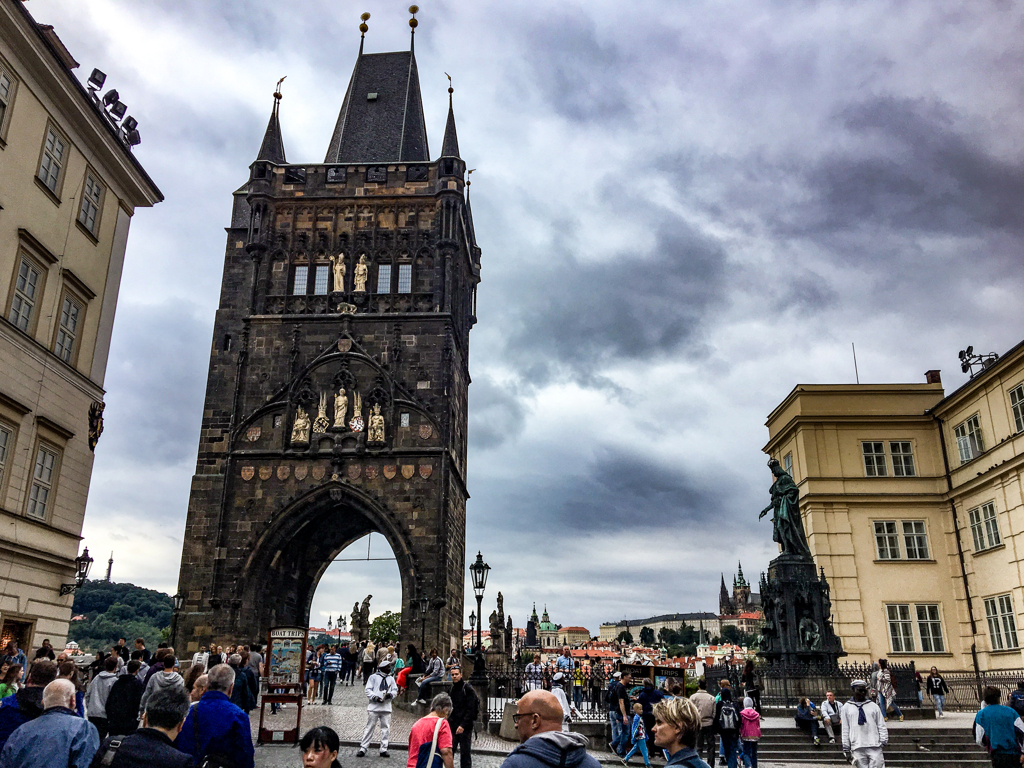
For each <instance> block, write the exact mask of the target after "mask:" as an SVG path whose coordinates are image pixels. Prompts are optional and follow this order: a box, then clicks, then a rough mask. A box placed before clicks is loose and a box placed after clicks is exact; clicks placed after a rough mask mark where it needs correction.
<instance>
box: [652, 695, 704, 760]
mask: <svg viewBox="0 0 1024 768" xmlns="http://www.w3.org/2000/svg"><path fill="white" fill-rule="evenodd" d="M652 730H653V732H654V743H655V744H656V745H657V746H659V747H661V748H662V749H664V750H666V751H667V752H668V754H669V758H668V763H667V765H670V766H671V765H679V766H686V768H703V767H704V766H707V763H705V762H704V761H703V760H701V759H700V755H698V754H697V750H696V749H695V747H696V746H697V734H698V733H699V732H700V712H699V711H698V710H697V707H696V706H695V705H694V703H693V702H692V701H690V700H689V699H687V698H686V697H684V696H677V697H676V698H674V699H665V700H663V701H659V702H658V703H657V704H655V705H654V728H653V729H652Z"/></svg>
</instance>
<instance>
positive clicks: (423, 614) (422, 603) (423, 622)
mask: <svg viewBox="0 0 1024 768" xmlns="http://www.w3.org/2000/svg"><path fill="white" fill-rule="evenodd" d="M416 602H417V603H418V604H419V609H420V655H425V654H426V652H427V651H426V649H425V648H424V647H423V646H424V645H426V642H427V610H429V608H430V600H428V599H427V598H425V597H421V598H420V599H419V600H417V601H416Z"/></svg>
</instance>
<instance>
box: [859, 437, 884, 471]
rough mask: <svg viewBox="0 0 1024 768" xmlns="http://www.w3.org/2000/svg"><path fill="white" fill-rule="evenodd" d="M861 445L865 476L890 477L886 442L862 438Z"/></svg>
mask: <svg viewBox="0 0 1024 768" xmlns="http://www.w3.org/2000/svg"><path fill="white" fill-rule="evenodd" d="M860 445H861V452H862V453H863V455H864V477H888V474H889V473H888V468H887V466H886V460H885V442H884V441H883V440H862V441H861V444H860ZM876 449H877V450H876Z"/></svg>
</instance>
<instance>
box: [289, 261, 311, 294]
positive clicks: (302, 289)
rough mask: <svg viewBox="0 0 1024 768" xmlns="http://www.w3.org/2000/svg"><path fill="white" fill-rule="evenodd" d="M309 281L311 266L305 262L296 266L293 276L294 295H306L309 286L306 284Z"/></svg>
mask: <svg viewBox="0 0 1024 768" xmlns="http://www.w3.org/2000/svg"><path fill="white" fill-rule="evenodd" d="M307 282H309V267H307V266H306V265H305V264H303V265H301V266H298V267H296V268H295V273H294V275H293V277H292V296H304V295H305V293H306V290H307V289H308V287H309V286H307V285H306V283H307Z"/></svg>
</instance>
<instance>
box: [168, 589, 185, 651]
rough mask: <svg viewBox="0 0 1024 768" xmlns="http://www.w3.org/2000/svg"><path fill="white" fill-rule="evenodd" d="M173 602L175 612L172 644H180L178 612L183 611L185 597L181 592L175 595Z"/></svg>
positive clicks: (172, 616)
mask: <svg viewBox="0 0 1024 768" xmlns="http://www.w3.org/2000/svg"><path fill="white" fill-rule="evenodd" d="M171 602H172V603H173V604H174V612H173V613H172V614H171V642H172V643H177V642H178V611H180V610H181V606H182V604H183V603H184V602H185V596H184V595H183V594H181V593H180V592H179V593H177V594H175V595H174V597H172V598H171Z"/></svg>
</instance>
